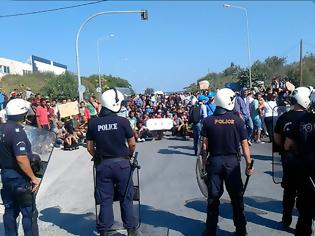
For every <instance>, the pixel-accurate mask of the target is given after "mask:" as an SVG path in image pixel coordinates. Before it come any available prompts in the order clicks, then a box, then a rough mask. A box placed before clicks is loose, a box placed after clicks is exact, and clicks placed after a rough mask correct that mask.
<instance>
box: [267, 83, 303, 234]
mask: <svg viewBox="0 0 315 236" xmlns="http://www.w3.org/2000/svg"><path fill="white" fill-rule="evenodd" d="M307 100H309V98H308V94H307V90H306V91H305V89H304V88H301V87H300V88H297V89H296V90H295V91H294V92H293V93H292V94H291V96H290V101H291V104H292V105H293V106H294V107H293V110H290V111H288V112H285V113H283V114H282V115H281V116H280V117H279V118H278V120H277V123H276V126H275V131H274V144H273V145H275V146H274V148H276V149H277V148H278V149H280V150H279V151H280V154H281V161H282V167H283V178H282V183H281V186H282V187H283V200H282V206H283V211H282V225H283V227H284V228H287V227H289V226H290V224H291V222H292V210H293V207H294V204H295V199H296V197H297V189H298V181H297V178H296V176H297V174H298V172H297V166H298V165H299V163H300V161H299V158H298V156H297V155H295V153H294V152H291V151H285V150H284V141H285V139H286V138H287V137H288V135H289V134H290V133H291V132H292V129H293V127H294V125H295V124H296V123H298V122H299V120H300V119H301V118H302V117H303V116H304V115H305V114H306V111H305V109H306V108H307V104H306V103H305V102H306V101H307Z"/></svg>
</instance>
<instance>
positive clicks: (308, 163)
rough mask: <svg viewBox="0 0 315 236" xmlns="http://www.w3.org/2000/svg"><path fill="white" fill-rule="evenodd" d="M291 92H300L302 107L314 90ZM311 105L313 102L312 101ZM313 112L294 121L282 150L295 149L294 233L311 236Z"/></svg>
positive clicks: (314, 176) (314, 172)
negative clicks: (296, 214) (296, 216)
mask: <svg viewBox="0 0 315 236" xmlns="http://www.w3.org/2000/svg"><path fill="white" fill-rule="evenodd" d="M293 93H299V94H300V99H301V101H302V102H303V106H304V107H305V108H309V106H310V105H311V104H312V103H313V102H312V101H313V99H311V98H314V92H312V90H311V89H310V88H307V87H299V88H297V89H296V90H295V91H293ZM313 104H314V103H313ZM314 144H315V114H314V113H312V112H308V113H305V114H304V115H303V116H301V117H300V119H299V120H298V121H296V122H295V123H294V124H293V127H292V129H291V131H290V132H289V133H288V135H287V138H286V139H285V143H284V149H285V150H286V151H288V152H294V153H295V157H297V158H298V161H297V162H296V165H295V173H296V174H295V178H296V183H297V201H296V207H297V209H298V212H299V217H298V221H297V224H296V229H295V235H296V236H310V235H312V222H313V217H314V215H315V185H314V182H315V145H314Z"/></svg>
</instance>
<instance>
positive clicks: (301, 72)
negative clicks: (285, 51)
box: [300, 39, 303, 86]
mask: <svg viewBox="0 0 315 236" xmlns="http://www.w3.org/2000/svg"><path fill="white" fill-rule="evenodd" d="M302 64H303V41H302V39H301V41H300V86H302V85H303V80H302V78H303V68H302Z"/></svg>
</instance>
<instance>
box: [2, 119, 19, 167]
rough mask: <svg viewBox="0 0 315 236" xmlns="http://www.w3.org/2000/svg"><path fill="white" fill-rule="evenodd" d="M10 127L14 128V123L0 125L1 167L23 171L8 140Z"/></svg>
mask: <svg viewBox="0 0 315 236" xmlns="http://www.w3.org/2000/svg"><path fill="white" fill-rule="evenodd" d="M9 126H11V127H9ZM9 129H12V124H8V123H5V124H1V125H0V167H1V169H13V170H16V171H18V172H21V169H20V168H19V166H18V163H17V161H16V157H15V156H14V155H13V152H12V149H11V146H10V143H8V142H7V137H8V135H9V133H8V130H9Z"/></svg>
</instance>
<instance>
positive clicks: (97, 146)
mask: <svg viewBox="0 0 315 236" xmlns="http://www.w3.org/2000/svg"><path fill="white" fill-rule="evenodd" d="M123 100H124V96H123V94H122V93H121V92H119V91H117V90H116V89H110V90H107V91H105V92H104V93H103V94H102V96H101V104H102V109H101V111H100V114H99V117H96V118H95V119H92V120H90V122H89V125H88V130H87V135H86V138H87V150H88V152H89V153H90V154H91V155H92V156H93V157H94V161H95V165H96V189H95V201H96V203H97V204H98V205H100V213H99V215H98V216H97V217H98V221H97V229H98V231H99V232H100V234H101V235H102V236H105V235H109V233H108V230H109V229H110V227H111V226H112V225H113V223H114V216H113V206H112V205H113V195H114V186H115V189H116V191H117V192H118V198H119V201H120V207H121V213H122V214H121V215H122V220H123V225H124V227H125V228H126V229H127V231H128V235H130V236H133V235H137V231H136V225H137V222H136V218H135V216H134V213H133V188H132V183H131V184H130V186H127V185H128V184H127V183H128V177H129V174H130V171H131V168H130V160H129V156H131V155H132V154H133V153H134V151H135V147H136V143H135V139H134V136H133V132H132V129H131V127H130V124H129V121H128V120H127V119H126V118H124V117H120V116H118V115H117V113H118V112H119V111H120V109H121V103H122V101H123ZM126 141H127V144H128V146H127V145H126ZM126 189H127V191H126V196H124V193H125V190H126Z"/></svg>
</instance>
